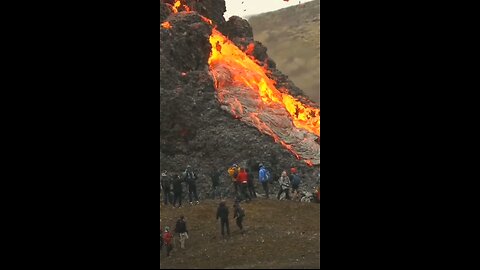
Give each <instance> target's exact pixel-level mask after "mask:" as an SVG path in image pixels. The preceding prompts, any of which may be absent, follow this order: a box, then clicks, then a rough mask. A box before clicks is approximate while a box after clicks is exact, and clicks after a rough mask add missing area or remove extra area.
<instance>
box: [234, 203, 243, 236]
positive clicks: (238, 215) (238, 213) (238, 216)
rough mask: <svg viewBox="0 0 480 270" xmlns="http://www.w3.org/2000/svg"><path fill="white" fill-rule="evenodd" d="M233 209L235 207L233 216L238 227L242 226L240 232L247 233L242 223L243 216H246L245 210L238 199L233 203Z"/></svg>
mask: <svg viewBox="0 0 480 270" xmlns="http://www.w3.org/2000/svg"><path fill="white" fill-rule="evenodd" d="M233 209H234V214H233V218H234V219H235V220H236V222H237V226H238V228H240V232H241V233H242V234H245V231H244V230H243V225H242V222H243V218H244V217H245V210H244V209H243V208H242V207H241V206H240V202H238V201H236V202H235V204H234V205H233Z"/></svg>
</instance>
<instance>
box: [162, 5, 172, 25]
mask: <svg viewBox="0 0 480 270" xmlns="http://www.w3.org/2000/svg"><path fill="white" fill-rule="evenodd" d="M171 13H172V11H171V10H170V8H168V6H167V4H165V3H164V2H163V1H162V0H160V23H162V22H164V21H165V20H166V19H167V17H168V15H170V14H171Z"/></svg>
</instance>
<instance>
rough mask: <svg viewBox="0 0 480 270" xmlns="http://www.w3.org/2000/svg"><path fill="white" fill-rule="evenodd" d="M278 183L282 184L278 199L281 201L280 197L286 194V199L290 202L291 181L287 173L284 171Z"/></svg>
mask: <svg viewBox="0 0 480 270" xmlns="http://www.w3.org/2000/svg"><path fill="white" fill-rule="evenodd" d="M278 183H279V184H280V191H279V192H278V195H277V199H279V200H280V195H282V193H283V192H285V198H286V199H287V200H290V195H289V194H288V193H289V191H290V190H289V187H290V179H289V178H288V176H287V172H286V171H283V172H282V176H280V178H279V179H278Z"/></svg>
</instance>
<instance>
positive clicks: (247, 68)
mask: <svg viewBox="0 0 480 270" xmlns="http://www.w3.org/2000/svg"><path fill="white" fill-rule="evenodd" d="M210 44H211V46H212V52H211V55H210V58H209V60H208V63H209V65H210V70H211V72H212V75H213V78H214V80H215V87H216V89H217V97H218V100H219V101H220V103H221V104H222V105H223V108H224V109H228V110H229V111H230V113H232V114H233V115H234V116H235V117H236V118H240V119H241V120H242V121H244V122H247V123H249V124H251V125H253V126H255V127H256V128H258V129H259V130H260V131H261V132H263V133H266V134H268V135H270V136H272V137H273V138H274V140H275V141H276V142H278V143H281V144H282V145H283V146H284V147H285V148H287V149H288V150H290V152H292V153H293V154H295V156H296V157H297V158H298V159H304V160H305V162H306V163H307V164H309V165H312V164H319V163H320V146H319V145H318V144H317V143H316V142H315V140H316V138H317V136H319V135H320V110H319V109H317V108H313V107H307V106H305V105H303V104H302V103H301V102H300V101H298V100H297V99H295V98H294V97H292V96H290V95H288V94H284V93H281V92H280V91H279V90H277V89H276V88H275V86H274V85H275V82H274V81H273V80H271V79H270V78H268V77H267V75H266V72H267V71H266V70H265V69H264V68H263V67H262V66H259V65H258V64H257V63H256V62H255V60H254V58H253V57H249V56H247V55H246V54H245V53H244V52H243V51H242V50H240V49H239V48H238V47H237V46H236V45H235V44H233V42H231V41H230V40H229V39H228V38H227V37H225V36H224V35H222V34H221V33H220V32H219V31H217V30H216V29H213V30H212V34H211V36H210Z"/></svg>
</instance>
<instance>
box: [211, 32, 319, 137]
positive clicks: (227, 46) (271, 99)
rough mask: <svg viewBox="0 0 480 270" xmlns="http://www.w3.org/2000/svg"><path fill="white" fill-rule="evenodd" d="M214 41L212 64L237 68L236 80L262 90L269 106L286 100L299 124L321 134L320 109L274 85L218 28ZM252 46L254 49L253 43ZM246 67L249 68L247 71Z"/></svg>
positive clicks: (298, 125)
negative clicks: (305, 103) (303, 102)
mask: <svg viewBox="0 0 480 270" xmlns="http://www.w3.org/2000/svg"><path fill="white" fill-rule="evenodd" d="M210 44H211V45H212V55H211V56H210V59H209V62H208V63H209V64H210V67H214V66H215V65H216V64H218V63H221V64H223V65H227V66H229V67H231V70H234V71H235V72H234V73H233V80H234V81H235V82H236V83H239V84H244V86H248V88H250V89H251V90H253V91H258V92H259V94H260V97H261V99H262V101H263V103H264V104H265V105H266V106H268V105H271V104H272V103H277V104H283V106H284V108H285V109H286V110H287V111H288V113H289V114H290V116H291V118H292V121H293V124H294V125H295V126H296V127H297V128H302V129H304V130H307V131H309V132H311V133H313V134H315V135H317V136H319V135H320V109H317V108H313V107H308V106H306V105H304V104H302V102H300V101H298V100H297V99H295V98H294V97H292V96H291V95H288V94H284V93H281V92H280V91H278V90H277V89H276V88H275V86H274V85H275V82H274V81H273V80H271V79H270V78H268V77H267V75H266V73H267V71H266V69H265V68H264V67H262V66H259V65H258V64H257V63H255V61H254V60H253V59H251V58H250V57H248V56H247V55H246V54H245V53H244V52H243V51H242V50H240V49H239V48H238V47H237V46H236V45H235V44H233V42H231V41H230V40H229V39H228V38H227V37H225V36H224V35H222V34H221V33H220V32H219V31H217V30H216V29H213V31H212V35H211V36H210ZM251 45H253V44H251ZM249 49H250V50H251V48H250V46H249ZM242 70H248V71H249V72H248V73H245V72H242Z"/></svg>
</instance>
